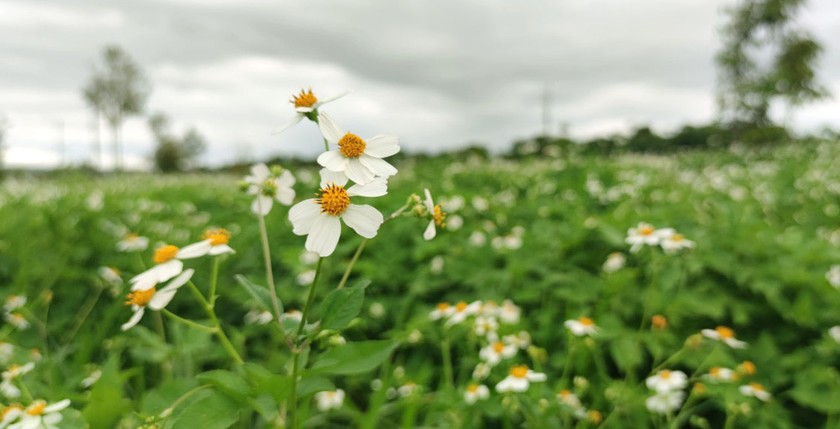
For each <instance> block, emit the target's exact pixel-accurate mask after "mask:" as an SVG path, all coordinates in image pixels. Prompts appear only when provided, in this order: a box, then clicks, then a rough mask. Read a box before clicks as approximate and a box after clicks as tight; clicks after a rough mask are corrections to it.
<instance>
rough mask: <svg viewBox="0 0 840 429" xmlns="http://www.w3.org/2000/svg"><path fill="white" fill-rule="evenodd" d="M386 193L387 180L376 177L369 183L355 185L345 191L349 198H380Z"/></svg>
mask: <svg viewBox="0 0 840 429" xmlns="http://www.w3.org/2000/svg"><path fill="white" fill-rule="evenodd" d="M387 193H388V179H386V178H384V177H377V178H375V179H373V180H372V181H370V183H367V184H364V185H360V184H355V185H353V186H351V187H350V188H348V189H347V195H348V196H351V197H381V196H383V195H385V194H387Z"/></svg>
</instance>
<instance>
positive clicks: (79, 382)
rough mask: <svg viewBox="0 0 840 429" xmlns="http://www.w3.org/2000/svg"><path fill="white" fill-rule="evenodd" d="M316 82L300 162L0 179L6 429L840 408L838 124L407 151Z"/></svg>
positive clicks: (463, 423)
mask: <svg viewBox="0 0 840 429" xmlns="http://www.w3.org/2000/svg"><path fill="white" fill-rule="evenodd" d="M327 95H329V94H327ZM353 96H360V95H353ZM319 97H321V94H318V93H317V92H314V93H313V92H312V91H311V90H309V91H302V92H300V93H299V94H296V95H295V96H294V97H293V99H292V102H293V106H290V108H289V119H290V121H289V122H288V123H286V124H280V125H281V131H282V129H284V128H287V127H289V126H295V127H317V128H319V129H320V131H321V134H322V136H323V141H313V142H306V143H302V144H312V145H317V146H319V147H323V150H324V152H323V154H322V155H320V156H319V157H318V158H317V159H316V160H312V162H311V164H309V165H302V166H301V165H294V166H292V165H272V164H268V165H266V164H256V165H253V166H251V167H250V168H249V169H247V170H243V171H241V172H240V174H184V175H176V176H163V177H161V176H152V175H146V174H124V175H117V176H113V177H91V176H82V175H67V176H59V177H56V178H51V179H20V178H17V179H15V178H10V179H8V180H6V181H5V182H3V183H2V186H1V187H0V287H2V288H1V289H0V291H1V292H2V296H1V297H2V299H3V300H4V301H3V302H4V306H3V312H4V321H5V323H4V325H3V327H2V329H0V365H2V368H3V372H2V383H0V405H2V412H0V416H1V418H2V420H0V429H3V428H9V429H35V428H62V429H76V428H88V427H90V428H103V429H111V428H138V427H142V428H202V429H223V428H304V427H307V428H339V427H354V428H355V427H358V428H398V427H401V428H414V427H435V428H487V427H502V428H519V427H522V428H547V427H561V428H594V427H602V428H817V427H825V428H837V427H840V373H838V369H837V368H838V365H840V326H838V325H840V311H839V310H840V290H838V289H840V169H837V165H840V145H838V144H837V142H812V143H807V142H806V143H802V144H800V145H798V146H785V147H771V148H763V149H756V148H750V149H747V148H741V147H739V146H733V148H732V149H731V150H728V151H717V152H692V153H685V154H678V155H673V156H669V157H657V156H629V155H626V156H618V157H612V158H605V157H596V156H591V155H583V154H581V153H580V152H578V151H576V150H575V148H573V147H572V148H570V147H559V146H551V145H548V146H545V147H540V148H536V149H535V150H529V151H528V153H526V154H514V156H510V157H499V158H489V159H488V158H485V157H481V156H479V155H476V154H473V155H469V154H464V155H463V156H438V157H434V158H427V157H424V158H419V157H414V158H412V157H408V156H405V155H404V154H401V153H400V144H399V137H398V136H393V135H388V134H379V135H373V136H368V135H364V136H360V135H356V134H354V133H353V124H348V123H344V122H343V121H342V120H341V118H338V117H335V118H334V117H331V116H329V114H328V113H325V112H324V111H325V110H326V111H328V110H329V105H327V104H326V103H327V102H328V101H333V100H335V99H337V98H340V97H341V94H338V95H337V96H334V97H332V98H331V99H329V98H323V99H320V98H319ZM336 102H340V101H336ZM532 149H533V148H532Z"/></svg>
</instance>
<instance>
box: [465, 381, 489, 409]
mask: <svg viewBox="0 0 840 429" xmlns="http://www.w3.org/2000/svg"><path fill="white" fill-rule="evenodd" d="M489 397H490V389H488V388H487V386H485V385H483V384H475V383H473V384H470V385H469V386H467V388H466V390H464V402H466V403H468V404H470V405H472V404H475V403H476V402H478V401H479V400H482V401H483V400H485V399H487V398H489Z"/></svg>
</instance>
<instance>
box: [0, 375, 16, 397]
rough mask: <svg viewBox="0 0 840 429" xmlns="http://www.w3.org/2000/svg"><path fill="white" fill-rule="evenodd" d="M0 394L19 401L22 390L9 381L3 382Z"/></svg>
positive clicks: (0, 386) (0, 384)
mask: <svg viewBox="0 0 840 429" xmlns="http://www.w3.org/2000/svg"><path fill="white" fill-rule="evenodd" d="M0 393H2V394H3V396H4V397H6V398H9V399H17V398H20V389H18V387H17V386H15V384H14V383H12V382H11V381H8V380H3V381H2V382H0Z"/></svg>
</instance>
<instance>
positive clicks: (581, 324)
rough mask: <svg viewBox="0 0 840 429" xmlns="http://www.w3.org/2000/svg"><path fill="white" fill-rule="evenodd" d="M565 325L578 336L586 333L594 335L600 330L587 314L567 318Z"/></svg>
mask: <svg viewBox="0 0 840 429" xmlns="http://www.w3.org/2000/svg"><path fill="white" fill-rule="evenodd" d="M563 325H565V326H566V328H568V329H569V331H571V332H572V334H573V335H574V336H576V337H582V336H584V335H594V334H595V333H597V332H598V327H597V326H595V322H594V321H593V320H592V319H590V318H588V317H585V316H582V317H578V318H577V319H572V320H567V321H566V322H565V323H563Z"/></svg>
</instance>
